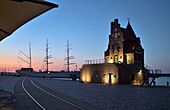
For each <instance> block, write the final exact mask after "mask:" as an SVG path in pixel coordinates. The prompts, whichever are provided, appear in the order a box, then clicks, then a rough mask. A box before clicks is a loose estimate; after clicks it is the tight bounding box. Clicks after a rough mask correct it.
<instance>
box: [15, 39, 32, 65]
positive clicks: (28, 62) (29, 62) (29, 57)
mask: <svg viewBox="0 0 170 110" xmlns="http://www.w3.org/2000/svg"><path fill="white" fill-rule="evenodd" d="M20 53H22V54H23V55H24V56H25V57H26V58H28V59H29V61H26V60H24V59H23V58H21V57H19V56H18V58H19V59H21V60H22V61H24V62H25V63H27V64H29V66H30V68H31V43H30V42H29V56H27V55H26V54H25V53H24V52H22V51H20V52H19V54H20Z"/></svg>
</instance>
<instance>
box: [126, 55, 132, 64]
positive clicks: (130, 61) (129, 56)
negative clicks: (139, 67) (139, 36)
mask: <svg viewBox="0 0 170 110" xmlns="http://www.w3.org/2000/svg"><path fill="white" fill-rule="evenodd" d="M127 64H132V56H131V55H127Z"/></svg>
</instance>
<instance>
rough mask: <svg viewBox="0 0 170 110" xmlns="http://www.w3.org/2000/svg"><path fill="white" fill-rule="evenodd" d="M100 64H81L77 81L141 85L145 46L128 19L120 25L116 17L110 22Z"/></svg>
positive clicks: (144, 70) (145, 70) (143, 76)
mask: <svg viewBox="0 0 170 110" xmlns="http://www.w3.org/2000/svg"><path fill="white" fill-rule="evenodd" d="M104 54H105V56H104V62H103V63H100V62H99V63H97V62H96V63H93V62H95V61H91V62H92V63H87V64H84V65H83V66H82V68H81V73H80V76H81V77H80V80H81V81H83V82H92V83H104V84H141V83H143V82H144V78H145V74H144V72H147V71H148V70H147V69H145V67H144V49H143V48H142V46H141V41H140V38H139V37H136V35H135V33H134V31H133V29H132V27H131V25H130V22H129V21H128V25H127V27H126V28H122V27H120V24H119V23H118V19H115V20H114V22H111V34H110V35H109V45H108V48H107V50H106V51H105V52H104Z"/></svg>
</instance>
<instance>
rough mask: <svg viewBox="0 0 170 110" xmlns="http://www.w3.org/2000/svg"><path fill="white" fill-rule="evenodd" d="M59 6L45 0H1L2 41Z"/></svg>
mask: <svg viewBox="0 0 170 110" xmlns="http://www.w3.org/2000/svg"><path fill="white" fill-rule="evenodd" d="M57 7H58V5H57V4H53V3H50V2H46V1H43V0H0V41H1V40H3V39H4V38H6V37H7V36H9V35H11V34H12V33H13V32H14V31H15V30H16V29H18V28H19V27H21V26H22V25H23V24H25V23H27V22H28V21H30V20H32V19H33V18H35V17H37V16H39V15H41V14H42V13H44V12H46V11H48V10H50V9H52V8H57Z"/></svg>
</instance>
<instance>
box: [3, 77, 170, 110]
mask: <svg viewBox="0 0 170 110" xmlns="http://www.w3.org/2000/svg"><path fill="white" fill-rule="evenodd" d="M27 78H28V77H27ZM23 79H24V77H12V76H0V89H1V90H0V99H2V100H0V107H1V108H0V109H3V110H8V109H9V108H10V109H11V110H12V109H14V108H13V107H12V108H11V107H10V106H8V104H9V103H8V101H7V99H10V98H11V97H12V96H13V95H14V87H16V86H17V84H18V83H20V84H22V83H21V82H22V81H23ZM28 79H31V80H32V81H33V82H34V83H35V84H36V85H38V86H39V87H42V88H43V89H45V90H50V91H51V92H52V93H54V94H55V93H56V95H59V96H60V95H61V96H64V97H66V98H65V99H67V98H68V97H67V96H69V97H72V98H70V99H71V102H74V99H75V100H79V102H80V103H81V102H82V103H83V104H87V105H86V106H88V105H89V106H90V105H92V107H97V108H98V109H104V110H125V109H126V110H170V109H169V108H170V95H169V94H170V87H142V88H141V87H139V86H132V85H112V86H108V85H102V84H92V83H89V84H88V83H86V84H85V83H79V82H78V81H67V80H59V79H48V78H28ZM25 81H26V80H25ZM27 81H28V80H27ZM27 81H26V82H24V85H25V89H26V90H28V92H30V91H32V90H35V91H36V90H37V88H36V89H32V88H35V87H32V86H31V87H30V88H29V86H27V83H28V82H27ZM28 85H29V84H28ZM21 86H22V85H20V87H21ZM20 89H22V88H20ZM30 89H32V90H30ZM22 90H23V89H22ZM32 92H33V91H32ZM16 93H18V92H17V91H16ZM24 93H25V92H24ZM34 94H35V93H32V95H34ZM44 96H45V95H44ZM25 97H28V95H27V96H25ZM34 97H36V96H34ZM23 98H24V97H23ZM38 99H39V98H38ZM70 99H69V100H70ZM12 100H13V99H12ZM19 100H20V99H19ZM21 100H22V99H21ZM28 100H29V99H28ZM44 100H45V99H44ZM52 100H53V99H52ZM10 101H11V99H10ZM2 102H3V103H2ZM4 102H5V104H6V105H4ZM17 102H18V100H17ZM29 102H30V103H32V102H31V101H29ZM10 103H11V102H10ZM54 103H55V101H54ZM76 103H77V102H76ZM32 104H35V102H34V103H32ZM13 105H14V104H13ZM14 107H15V106H14ZM17 110H19V109H18V108H17ZM88 110H90V109H88Z"/></svg>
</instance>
